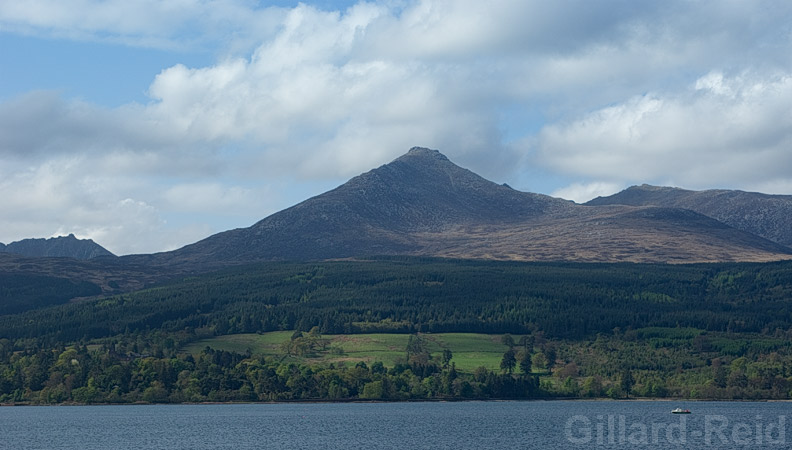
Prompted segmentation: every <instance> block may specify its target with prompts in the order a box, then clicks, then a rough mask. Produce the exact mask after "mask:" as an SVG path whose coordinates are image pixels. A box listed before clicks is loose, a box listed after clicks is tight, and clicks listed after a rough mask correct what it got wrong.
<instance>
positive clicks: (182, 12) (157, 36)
mask: <svg viewBox="0 0 792 450" xmlns="http://www.w3.org/2000/svg"><path fill="white" fill-rule="evenodd" d="M284 12H285V11H284V10H283V9H280V8H268V7H264V8H256V7H255V4H253V3H251V2H248V1H244V0H240V1H237V0H224V1H206V0H166V1H161V0H136V1H134V2H130V1H125V0H26V1H23V2H15V1H11V2H0V31H6V32H16V33H23V34H30V35H37V36H46V37H55V38H68V39H77V40H91V41H105V42H117V43H123V44H126V45H132V46H140V47H153V48H166V49H183V48H196V47H199V46H203V45H207V44H209V45H213V46H215V45H218V43H219V44H220V45H224V46H226V50H241V49H245V48H249V47H250V45H252V43H253V42H254V41H255V40H261V39H265V38H267V37H268V36H271V35H272V33H274V32H275V30H276V28H277V26H278V24H279V23H280V21H281V19H282V16H283V14H284Z"/></svg>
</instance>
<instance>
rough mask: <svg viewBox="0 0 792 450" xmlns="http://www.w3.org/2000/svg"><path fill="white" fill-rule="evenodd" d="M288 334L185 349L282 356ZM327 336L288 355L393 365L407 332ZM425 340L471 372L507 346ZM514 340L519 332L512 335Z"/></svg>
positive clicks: (486, 338) (497, 338)
mask: <svg viewBox="0 0 792 450" xmlns="http://www.w3.org/2000/svg"><path fill="white" fill-rule="evenodd" d="M291 336H292V332H291V331H274V332H271V333H264V334H234V335H227V336H218V337H214V338H210V339H203V340H200V341H196V342H193V343H191V344H190V345H188V346H186V347H185V348H184V349H183V351H184V352H186V353H193V354H196V353H200V352H201V350H203V349H204V348H205V347H207V346H208V347H211V348H213V349H215V350H226V351H234V352H239V353H244V352H246V351H247V350H250V351H251V352H252V353H253V354H254V355H261V356H271V357H282V358H286V356H285V354H284V352H283V351H282V350H281V345H282V344H283V343H284V342H286V341H288V340H289V339H290V338H291ZM322 337H323V338H324V339H327V340H329V345H328V347H327V351H324V352H318V353H317V354H314V355H310V356H306V357H295V356H292V357H289V358H294V359H295V360H298V361H305V362H310V363H324V364H330V363H335V364H344V363H345V364H356V363H358V362H360V361H364V362H366V364H371V363H373V362H376V361H381V362H382V363H383V364H385V366H388V367H391V366H393V365H394V364H395V363H396V361H397V360H398V359H399V358H404V356H405V353H406V348H407V340H408V339H409V335H407V334H354V335H343V334H329V335H324V336H322ZM421 337H422V338H424V339H425V340H426V341H427V344H428V349H429V351H430V352H431V354H432V357H433V358H436V359H437V360H438V361H440V359H441V355H442V352H443V350H444V349H446V348H447V349H449V350H451V352H452V354H453V358H452V359H451V361H453V362H454V363H455V364H456V367H457V370H460V371H463V372H472V371H473V370H475V369H476V368H477V367H481V366H484V367H486V368H488V369H490V370H498V369H499V368H500V361H501V358H502V357H503V353H504V352H505V351H506V350H507V349H508V347H506V346H505V345H504V344H502V343H501V335H489V334H475V333H438V334H421ZM514 339H515V341H516V340H518V339H519V336H514Z"/></svg>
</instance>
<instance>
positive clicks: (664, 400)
mask: <svg viewBox="0 0 792 450" xmlns="http://www.w3.org/2000/svg"><path fill="white" fill-rule="evenodd" d="M472 402H488V403H497V402H640V403H654V402H656V403H670V402H697V403H699V402H715V403H726V402H734V403H789V402H792V400H790V399H714V398H697V399H685V398H653V397H638V398H616V399H614V398H607V397H603V398H576V397H564V398H501V399H491V398H480V399H477V398H466V399H452V398H444V399H417V400H416V399H413V400H361V399H348V400H343V399H342V400H316V399H314V400H311V399H305V400H278V401H271V402H269V401H267V402H265V401H241V402H173V403H167V402H165V403H146V402H134V403H74V402H70V403H52V404H49V403H0V408H14V407H53V406H54V407H69V406H200V405H207V406H217V405H289V404H305V405H311V404H316V405H318V404H344V403H394V404H395V403H472Z"/></svg>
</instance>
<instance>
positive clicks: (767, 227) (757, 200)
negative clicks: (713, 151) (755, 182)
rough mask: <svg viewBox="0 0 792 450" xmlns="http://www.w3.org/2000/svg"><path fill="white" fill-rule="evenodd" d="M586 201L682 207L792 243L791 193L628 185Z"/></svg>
mask: <svg viewBox="0 0 792 450" xmlns="http://www.w3.org/2000/svg"><path fill="white" fill-rule="evenodd" d="M586 205H590V206H601V205H630V206H662V207H669V208H684V209H688V210H691V211H695V212H698V213H700V214H704V215H705V216H708V217H712V218H713V219H716V220H718V221H720V222H723V223H725V224H727V225H729V226H731V227H734V228H736V229H738V230H742V231H746V232H748V233H752V234H755V235H757V236H761V237H763V238H766V239H768V240H771V241H773V242H776V243H778V244H781V245H784V246H787V247H792V224H791V223H790V221H789V218H790V217H792V195H768V194H761V193H757V192H743V191H734V190H723V189H717V190H706V191H690V190H686V189H679V188H670V187H659V186H649V185H646V184H644V185H641V186H632V187H630V188H628V189H625V190H624V191H622V192H619V193H616V194H614V195H611V196H608V197H597V198H595V199H594V200H591V201H589V202H588V203H586Z"/></svg>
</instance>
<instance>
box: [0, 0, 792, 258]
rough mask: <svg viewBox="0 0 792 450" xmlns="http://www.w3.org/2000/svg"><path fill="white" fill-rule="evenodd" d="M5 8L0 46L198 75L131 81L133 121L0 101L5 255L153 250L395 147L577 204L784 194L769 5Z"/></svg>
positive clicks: (781, 59)
mask: <svg viewBox="0 0 792 450" xmlns="http://www.w3.org/2000/svg"><path fill="white" fill-rule="evenodd" d="M17 3H18V4H13V2H12V3H10V4H3V5H2V6H0V30H2V31H4V32H7V33H22V34H28V35H39V36H47V37H49V38H64V39H78V40H88V41H103V42H112V43H115V45H119V48H123V47H124V46H137V47H163V48H165V47H167V48H178V47H181V46H184V47H188V46H195V45H210V46H214V47H216V48H217V49H218V50H217V54H218V59H217V62H216V63H215V64H213V65H210V66H206V67H187V66H185V65H175V66H172V67H165V68H163V70H162V71H161V72H160V73H158V74H152V82H151V85H150V86H149V89H148V96H149V98H150V101H149V102H148V103H147V104H144V105H140V104H129V105H126V106H124V107H120V108H115V109H107V108H102V107H99V106H96V105H91V104H87V103H85V102H81V101H79V100H75V99H70V98H63V97H62V96H61V95H60V94H58V93H53V92H32V93H20V95H19V96H17V97H16V98H14V99H11V100H8V101H6V102H5V103H0V155H1V156H2V160H1V161H0V177H2V180H3V181H2V182H0V189H2V190H1V191H0V192H2V193H3V196H2V197H3V198H2V199H0V207H2V208H3V209H4V211H7V214H6V215H5V219H4V222H5V223H4V225H3V230H5V231H4V233H5V234H4V235H3V236H0V237H2V238H3V239H7V240H10V239H11V238H20V237H28V235H30V234H31V233H35V235H37V236H40V235H48V234H52V233H56V232H75V234H77V235H78V236H80V235H83V236H90V237H93V238H94V239H95V240H97V241H98V242H100V243H102V244H103V245H106V246H108V248H110V249H111V250H112V251H114V252H117V253H130V252H144V251H145V252H148V251H156V250H164V249H168V248H174V247H177V246H180V245H184V244H187V243H190V242H193V241H194V240H196V239H197V238H200V237H203V236H205V235H207V234H209V233H211V232H214V231H220V230H222V229H225V228H231V227H233V226H246V225H249V224H251V223H253V222H255V221H256V220H258V219H260V218H262V217H264V216H265V215H267V214H269V213H272V212H274V211H276V210H277V209H280V208H283V207H286V206H289V205H290V204H292V203H294V202H295V201H298V200H300V199H301V198H298V197H297V196H298V195H303V194H305V193H306V192H310V191H311V189H312V188H313V187H315V186H316V185H317V183H318V184H322V183H325V184H330V185H332V183H335V182H341V181H343V180H344V179H346V178H348V177H350V176H353V175H356V174H357V173H359V172H361V171H364V170H368V169H370V168H372V167H375V166H377V165H379V164H383V163H386V162H388V161H390V160H391V159H393V158H395V157H397V156H398V155H400V154H401V153H403V152H405V151H406V150H407V149H408V148H410V147H412V146H413V145H422V146H427V147H432V148H437V149H440V150H441V151H443V152H444V153H446V154H447V155H448V156H449V157H451V158H452V159H453V160H455V161H458V162H459V163H461V164H462V165H463V166H465V167H468V168H471V169H472V170H474V171H476V172H479V173H481V174H483V175H485V176H488V177H490V178H493V179H495V180H496V181H499V182H503V181H506V182H509V184H511V185H512V186H514V187H516V188H518V189H525V190H534V191H539V192H545V193H554V195H559V196H563V197H565V198H570V199H574V200H577V201H585V200H587V199H589V198H591V197H593V196H596V195H606V194H609V193H612V192H611V191H616V190H618V189H620V188H622V187H626V186H627V185H629V184H634V183H644V182H647V183H658V184H674V185H679V186H683V187H689V188H715V187H724V188H742V189H754V190H763V191H769V192H778V193H792V175H789V174H792V170H790V169H791V168H792V167H790V165H791V163H792V161H790V159H792V157H790V156H789V155H790V152H789V151H788V150H789V148H790V143H791V141H792V116H791V115H790V114H791V113H790V109H789V108H788V105H789V104H792V102H790V100H792V98H791V97H792V81H791V80H792V63H791V62H790V60H789V57H788V55H789V54H792V31H791V30H792V27H791V26H790V25H789V24H790V23H792V5H788V4H787V2H783V1H765V2H750V3H749V2H719V3H717V4H714V3H710V2H693V3H691V2H683V1H669V2H662V3H657V4H654V3H652V4H646V3H641V2H632V1H616V0H614V1H604V2H589V1H582V0H581V1H567V2H544V1H514V2H509V1H504V2H495V3H486V2H480V1H461V0H460V1H453V2H451V1H441V0H425V1H409V2H375V3H365V2H361V3H358V4H356V5H354V6H351V7H349V8H345V9H343V10H340V11H328V10H323V9H319V8H316V7H312V6H311V5H310V4H299V5H297V6H295V7H289V8H259V7H257V6H256V5H255V4H254V3H249V2H243V1H223V2H208V1H198V0H193V1H180V2H150V4H148V7H146V8H142V7H140V6H139V5H136V6H135V8H134V11H130V10H129V8H130V7H129V6H127V5H128V3H127V2H120V1H119V2H114V1H106V2H95V1H89V0H81V1H77V0H75V1H73V2H52V1H44V0H39V1H31V2H17ZM81 18H82V19H81ZM537 172H540V173H545V174H546V177H545V178H546V179H545V180H543V179H541V177H540V178H539V179H526V177H525V175H524V174H526V173H537ZM549 180H553V181H552V182H551V181H549ZM558 180H562V181H561V183H562V184H558V183H559V181H558ZM312 183H313V184H312ZM309 185H310V186H312V187H306V186H309ZM314 193H316V192H314ZM212 211H218V212H219V215H212V213H211V212H212ZM218 217H221V218H222V219H218ZM119 219H120V220H119ZM23 232H24V233H25V235H24V236H22V235H20V233H23Z"/></svg>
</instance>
